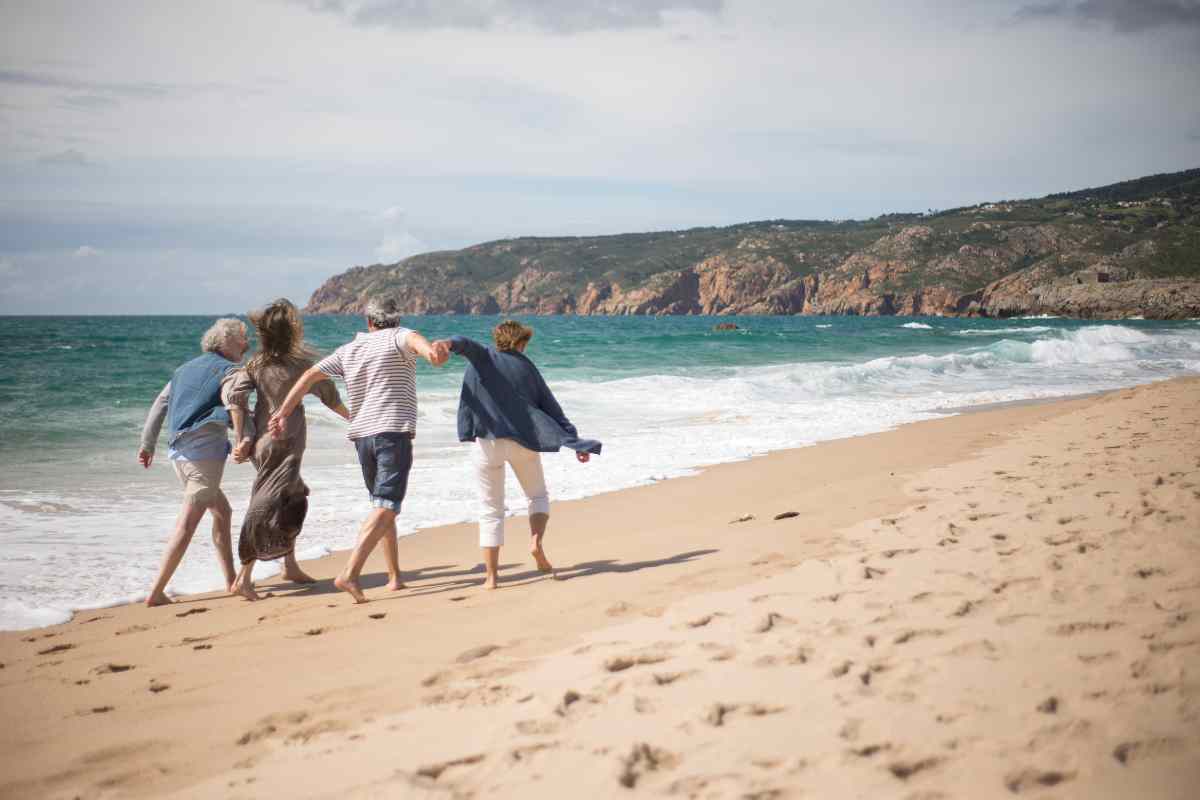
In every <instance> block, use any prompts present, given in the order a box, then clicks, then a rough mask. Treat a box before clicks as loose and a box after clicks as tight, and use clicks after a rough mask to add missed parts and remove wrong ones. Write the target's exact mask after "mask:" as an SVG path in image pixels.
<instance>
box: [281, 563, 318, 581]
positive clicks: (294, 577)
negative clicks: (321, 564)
mask: <svg viewBox="0 0 1200 800" xmlns="http://www.w3.org/2000/svg"><path fill="white" fill-rule="evenodd" d="M283 577H285V578H287V579H288V580H289V581H291V582H292V583H316V582H317V579H316V578H314V577H313V576H312V575H309V574H308V573H307V572H305V571H304V570H302V569H300V568H299V567H296V568H295V569H292V570H286V571H285V572H284V573H283Z"/></svg>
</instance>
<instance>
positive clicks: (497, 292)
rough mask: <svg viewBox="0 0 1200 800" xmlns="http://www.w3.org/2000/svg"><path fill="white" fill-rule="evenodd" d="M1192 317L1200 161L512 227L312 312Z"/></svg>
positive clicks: (422, 258) (1199, 281) (334, 295)
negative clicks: (1040, 188)
mask: <svg viewBox="0 0 1200 800" xmlns="http://www.w3.org/2000/svg"><path fill="white" fill-rule="evenodd" d="M372 296H389V297H394V298H395V299H397V300H398V301H399V302H400V304H401V306H402V307H403V309H404V310H405V312H406V313H412V314H443V313H452V314H718V315H720V314H869V315H884V314H904V315H922V314H927V315H945V316H966V315H970V316H988V317H1006V316H1016V315H1030V314H1055V315H1063V316H1076V317H1087V318H1120V317H1130V316H1145V317H1147V318H1160V319H1170V318H1181V317H1198V316H1200V169H1197V170H1189V171H1187V172H1178V173H1171V174H1167V175H1155V176H1150V177H1147V178H1141V179H1138V180H1135V181H1127V182H1124V183H1120V184H1114V185H1112V186H1105V187H1099V188H1096V189H1088V190H1084V191H1080V192H1072V193H1067V194H1059V195H1050V196H1048V197H1044V198H1040V199H1036V200H1021V201H1003V202H997V203H986V204H982V205H979V206H972V207H969V208H959V209H952V210H949V211H943V212H940V213H936V214H927V215H922V214H893V215H887V216H883V217H877V218H875V219H871V220H863V221H847V222H823V221H793V220H774V221H768V222H754V223H746V224H742V225H734V226H730V227H727V228H697V229H692V230H687V231H668V232H659V233H647V234H622V235H617V236H594V237H569V238H532V237H531V238H520V239H506V240H502V241H497V242H488V243H485V244H480V245H476V246H473V247H468V248H465V249H463V250H456V251H446V252H438V253H425V254H422V255H418V256H413V257H411V258H408V259H405V260H404V261H401V262H399V263H396V264H376V265H374V266H369V267H354V268H353V269H351V270H349V271H347V272H345V273H342V274H341V275H338V276H336V277H333V278H330V279H329V280H328V281H326V282H325V283H324V284H323V285H322V286H321V287H320V288H319V289H317V291H316V292H314V293H313V295H312V298H311V299H310V301H309V303H308V306H307V308H306V311H307V312H309V313H353V312H357V311H360V310H361V309H362V307H363V305H364V304H365V302H366V300H367V299H368V298H370V297H372Z"/></svg>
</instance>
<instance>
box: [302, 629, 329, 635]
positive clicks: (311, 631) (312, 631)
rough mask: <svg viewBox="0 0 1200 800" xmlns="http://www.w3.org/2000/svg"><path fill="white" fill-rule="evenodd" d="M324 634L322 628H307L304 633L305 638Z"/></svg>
mask: <svg viewBox="0 0 1200 800" xmlns="http://www.w3.org/2000/svg"><path fill="white" fill-rule="evenodd" d="M324 632H325V629H324V628H309V629H308V630H306V631H305V632H304V635H305V636H320V635H321V634H322V633H324Z"/></svg>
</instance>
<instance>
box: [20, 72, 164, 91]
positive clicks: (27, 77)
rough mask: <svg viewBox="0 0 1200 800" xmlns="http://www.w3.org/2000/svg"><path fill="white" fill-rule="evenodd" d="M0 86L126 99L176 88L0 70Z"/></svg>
mask: <svg viewBox="0 0 1200 800" xmlns="http://www.w3.org/2000/svg"><path fill="white" fill-rule="evenodd" d="M0 84H7V85H9V86H27V87H30V88H35V89H67V90H69V91H73V92H86V93H102V94H115V95H122V96H126V97H148V98H150V97H165V96H167V95H168V94H169V93H170V92H171V90H172V89H175V88H178V87H173V86H168V85H165V84H160V83H103V82H99V81H87V80H79V79H77V78H64V77H62V76H61V75H53V74H50V73H45V72H26V71H24V70H17V69H0Z"/></svg>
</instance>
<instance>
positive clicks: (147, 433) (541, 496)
mask: <svg viewBox="0 0 1200 800" xmlns="http://www.w3.org/2000/svg"><path fill="white" fill-rule="evenodd" d="M365 316H366V324H367V331H366V332H365V333H359V334H357V335H356V336H355V338H354V339H353V340H352V341H350V342H347V343H346V344H344V345H342V346H341V347H339V348H338V349H337V350H335V351H334V352H333V353H331V354H330V355H328V356H327V357H325V358H322V359H318V357H317V354H316V353H315V352H313V351H312V350H311V349H310V348H309V347H308V346H307V345H306V344H305V342H304V322H303V319H302V318H301V316H300V312H299V310H298V309H297V308H296V306H295V305H293V304H292V303H291V302H290V301H288V300H285V299H280V300H276V301H274V302H273V303H271V304H269V305H268V306H266V307H265V308H263V309H260V310H257V311H253V312H251V313H250V314H249V319H250V322H251V324H252V325H253V326H254V328H255V332H256V334H257V336H258V350H257V352H256V353H255V354H254V356H253V357H252V358H251V359H250V360H249V361H248V362H247V363H246V364H245V365H242V363H241V362H242V358H243V357H244V356H245V354H246V351H247V350H248V349H249V339H248V337H247V332H246V325H245V323H243V322H242V321H241V320H239V319H219V320H217V321H216V322H215V323H214V324H213V325H212V327H211V328H209V329H208V331H206V332H205V334H204V336H203V337H202V338H201V349H202V350H203V354H202V355H200V356H199V357H197V358H194V359H191V360H190V361H188V362H186V363H185V364H183V365H182V366H180V367H179V368H178V369H176V370H175V372H174V374H173V375H172V376H171V380H170V381H169V382H168V383H167V384H166V386H164V387H163V389H162V391H161V392H160V393H159V394H158V397H157V398H156V399H155V401H154V403H153V404H152V406H151V409H150V413H149V415H148V416H147V419H146V424H145V427H144V428H143V430H142V441H141V447H140V449H139V451H138V460H139V461H140V462H141V463H142V465H143V466H144V467H146V468H149V467H150V465H151V463H152V462H153V460H154V453H155V449H156V444H157V441H158V438H159V434H160V432H161V430H162V427H163V424H164V423H165V424H166V425H167V442H168V453H167V455H168V458H170V460H171V463H172V465H173V466H174V468H175V473H176V475H177V476H178V477H179V480H180V483H181V484H182V485H183V507H182V508H181V509H180V512H179V517H178V519H177V521H176V524H175V529H174V532H173V533H172V535H171V537H170V539H169V541H168V543H167V549H166V552H165V553H164V555H163V560H162V565H161V567H160V568H159V572H158V576H157V578H156V579H155V582H154V585H153V587H152V588H151V590H150V593H149V595H148V596H147V597H146V605H149V606H157V605H163V604H166V603H170V602H171V600H170V598H169V597H168V596H167V594H166V587H167V583H168V582H169V581H170V579H171V576H172V575H173V574H174V572H175V569H176V567H178V566H179V562H180V560H181V559H182V558H183V554H184V553H185V552H186V550H187V547H188V544H189V543H190V542H191V539H192V536H193V534H194V533H195V531H196V528H197V527H198V525H199V524H200V520H201V519H202V518H203V516H204V514H205V513H206V512H207V513H208V514H209V515H210V516H211V518H212V533H213V544H214V545H215V547H216V551H217V558H218V560H219V561H220V564H221V569H222V571H223V572H224V575H225V584H226V587H227V588H228V590H229V591H230V593H235V594H239V595H241V596H243V597H245V598H246V599H248V600H257V599H259V595H258V594H257V592H256V591H255V588H254V579H253V569H254V564H255V563H256V562H257V561H269V560H274V559H279V558H282V559H283V560H284V565H283V575H284V577H285V578H286V579H287V580H290V581H293V582H295V583H312V582H314V579H313V578H312V577H310V576H309V575H308V574H306V573H305V572H304V570H303V569H301V567H300V565H299V563H297V561H296V556H295V543H296V537H297V536H299V535H300V531H301V528H302V527H303V525H304V519H305V516H306V515H307V513H308V497H309V487H308V485H307V484H305V482H304V480H303V479H302V478H301V476H300V466H301V462H302V460H303V457H304V449H305V445H306V442H307V434H306V425H305V418H304V407H303V405H302V401H303V399H304V397H305V395H307V394H313V395H315V396H316V397H317V398H318V399H319V400H320V401H321V402H322V403H323V404H324V405H325V406H326V407H327V408H329V409H331V410H332V411H333V412H334V413H336V414H338V415H339V416H341V417H342V418H343V419H345V420H347V421H348V422H349V423H350V424H349V430H348V432H347V438H349V439H350V441H351V442H352V443H353V445H354V448H355V450H356V452H357V455H358V461H359V464H360V466H361V468H362V475H363V482H364V483H365V485H366V489H367V492H368V493H369V495H370V501H371V506H372V508H371V511H370V513H369V514H368V515H367V518H366V520H365V521H364V522H363V524H362V527H361V529H360V531H359V535H358V541H357V543H356V544H355V547H354V549H353V550H352V551H351V553H350V557H349V559H348V561H347V563H346V566H345V568H344V569H343V570H342V571H341V573H340V574H339V575H338V576H337V577H336V578H335V579H334V585H336V586H337V587H338V588H339V589H341V590H342V591H345V592H347V593H348V594H349V595H350V596H351V597H353V598H354V600H355V602H359V603H362V602H366V597H365V596H364V594H363V591H362V587H361V585H360V583H359V581H360V576H361V574H362V569H363V566H364V565H365V564H366V561H367V558H368V557H369V556H370V555H371V553H372V551H373V550H374V549H375V547H376V546H377V545H380V544H381V543H382V547H383V553H384V561H385V564H386V568H387V572H388V583H387V588H388V589H390V590H397V589H402V588H404V583H403V582H402V581H401V577H400V563H399V548H398V544H397V540H396V515H397V514H398V513H400V509H401V505H402V503H403V502H404V498H405V495H406V494H407V491H408V475H409V471H410V470H411V468H412V462H413V438H414V436H415V435H416V428H417V393H416V363H417V359H418V358H424V359H425V360H427V361H428V362H429V363H430V364H432V365H434V366H441V365H443V364H445V363H446V361H447V360H448V359H449V357H450V356H451V355H452V354H455V355H459V356H461V357H462V358H464V359H466V361H467V366H466V370H465V372H464V375H463V385H462V391H461V395H460V398H459V406H458V438H459V440H460V441H464V442H470V441H473V442H475V443H476V445H475V446H476V450H475V453H474V455H473V469H474V472H475V478H476V482H477V486H478V491H479V500H480V513H479V544H480V547H481V548H482V550H483V563H484V570H485V580H484V582H485V586H487V587H488V588H491V589H494V588H496V586H497V584H498V580H499V576H498V571H499V566H498V565H499V553H500V547H501V545H503V544H504V482H505V466H506V465H508V466H509V467H511V468H512V470H513V473H514V474H515V475H516V477H517V480H518V482H519V483H520V484H521V488H522V490H523V491H524V493H525V496H526V498H527V500H528V504H529V505H528V510H529V528H530V553H531V555H532V556H533V558H534V561H535V562H536V564H537V567H538V569H539V570H541V571H543V572H550V571H552V569H553V568H552V566H551V564H550V562H549V560H548V559H547V557H546V554H545V551H544V549H543V547H542V540H543V538H544V536H545V534H546V526H547V523H548V521H549V515H550V501H549V494H548V492H547V490H546V482H545V477H544V475H543V472H542V464H541V455H540V454H541V453H545V452H555V451H557V450H559V449H560V448H562V447H567V448H569V449H572V450H574V451H575V454H576V458H577V459H578V460H579V461H580V462H581V463H586V462H587V461H588V459H589V458H590V456H591V455H592V454H598V453H599V452H600V447H601V445H600V442H598V441H595V440H591V439H581V438H579V435H578V433H577V431H576V429H575V426H574V425H572V424H571V421H570V420H569V419H567V417H566V415H565V414H564V413H563V411H562V408H561V407H560V406H559V404H558V402H557V401H556V400H555V398H554V394H553V393H552V392H551V391H550V388H549V386H547V385H546V381H545V380H544V379H543V377H542V375H541V373H540V372H539V371H538V369H537V367H536V366H534V364H533V362H532V361H530V360H529V359H528V358H527V357H526V356H525V353H524V351H525V347H526V345H528V343H529V340H530V339H531V338H532V336H533V331H532V330H531V329H530V328H528V327H526V326H524V325H522V324H520V323H519V322H515V321H512V320H508V321H505V322H502V323H500V324H499V325H497V326H496V328H495V329H494V330H493V332H492V337H493V344H494V346H491V347H489V346H485V345H483V344H480V343H479V342H476V341H474V340H472V339H469V338H467V337H464V336H452V337H450V338H449V339H443V340H439V341H435V342H430V341H429V340H427V339H426V338H425V337H424V336H422V335H421V334H420V333H419V332H417V331H415V330H412V329H410V328H405V327H402V326H401V325H400V314H399V312H398V311H397V309H396V305H395V303H394V302H392V301H390V300H372V301H370V302H369V303H368V304H367V306H366V310H365ZM334 378H338V379H341V380H342V381H343V382H344V384H345V386H346V392H347V394H348V395H349V408H347V406H346V405H345V404H343V402H342V399H341V395H340V394H339V392H338V389H337V386H336V385H335V384H334V381H333V379H334ZM251 399H253V400H254V404H253V409H252V408H251V402H250V401H251ZM231 428H232V430H233V435H234V443H233V444H232V445H231V444H230V442H229V435H228V431H229V430H230V429H231ZM230 454H232V456H233V459H234V461H236V462H239V463H240V462H243V461H247V460H249V461H251V462H252V463H253V465H254V467H255V470H256V475H255V479H254V486H253V488H252V490H251V494H250V501H249V504H248V506H247V508H246V513H245V516H244V518H243V521H242V528H241V534H240V536H239V538H238V548H237V551H238V560H239V562H240V568H238V569H235V568H234V562H233V546H232V536H231V524H232V516H233V512H232V509H231V507H230V505H229V501H228V499H227V498H226V497H225V494H224V492H222V491H221V478H222V475H223V473H224V469H225V463H226V460H227V458H228V457H229V455H230Z"/></svg>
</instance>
